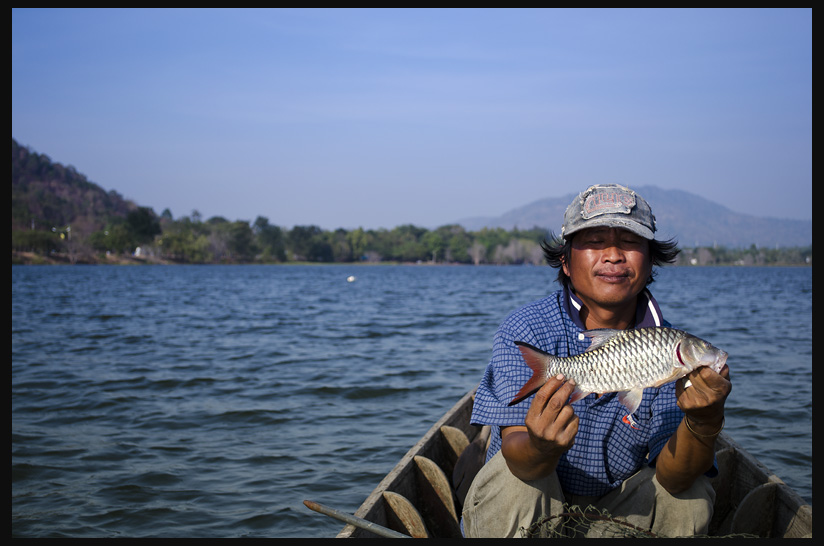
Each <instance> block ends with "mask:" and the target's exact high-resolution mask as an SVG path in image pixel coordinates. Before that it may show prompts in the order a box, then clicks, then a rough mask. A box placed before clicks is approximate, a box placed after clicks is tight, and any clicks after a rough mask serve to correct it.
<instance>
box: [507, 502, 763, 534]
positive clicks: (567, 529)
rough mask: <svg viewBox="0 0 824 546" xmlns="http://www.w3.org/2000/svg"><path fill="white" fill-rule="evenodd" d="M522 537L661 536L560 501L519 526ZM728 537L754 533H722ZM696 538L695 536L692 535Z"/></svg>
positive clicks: (621, 520) (607, 514) (597, 510)
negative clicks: (554, 511)
mask: <svg viewBox="0 0 824 546" xmlns="http://www.w3.org/2000/svg"><path fill="white" fill-rule="evenodd" d="M520 531H521V537H522V538H538V537H541V538H665V537H664V536H663V535H658V534H655V533H653V532H652V531H650V530H649V529H642V528H640V527H637V526H635V525H633V524H631V523H629V522H628V521H626V520H624V519H622V518H619V517H613V516H611V515H610V514H609V513H608V512H607V511H606V510H601V509H600V508H596V507H595V506H592V505H589V506H587V507H586V508H581V507H580V506H578V505H568V504H566V503H565V504H564V505H563V508H562V510H561V512H560V513H558V514H555V515H551V516H542V517H540V518H539V519H538V520H536V521H535V522H534V523H533V524H532V525H530V526H529V528H523V527H521V530H520ZM725 536H727V537H729V538H739V537H741V538H744V537H753V536H754V535H744V534H736V535H725ZM694 538H699V537H694Z"/></svg>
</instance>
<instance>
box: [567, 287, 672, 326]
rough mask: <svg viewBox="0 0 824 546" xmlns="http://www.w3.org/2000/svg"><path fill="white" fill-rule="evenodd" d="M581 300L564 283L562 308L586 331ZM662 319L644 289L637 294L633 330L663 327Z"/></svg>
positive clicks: (648, 293) (658, 310)
mask: <svg viewBox="0 0 824 546" xmlns="http://www.w3.org/2000/svg"><path fill="white" fill-rule="evenodd" d="M582 306H583V302H582V301H581V299H580V298H579V297H578V296H577V295H576V294H575V293H574V292H573V291H572V290H570V289H569V283H564V308H565V309H566V312H567V313H568V314H569V316H570V317H572V321H573V322H574V323H575V325H576V326H578V328H580V329H581V330H586V327H585V326H584V322H583V321H582V320H581V315H580V311H581V307H582ZM663 325H664V318H663V316H662V315H661V308H660V307H659V306H658V302H657V301H655V298H654V297H653V296H652V293H650V291H649V290H648V289H646V288H644V290H642V291H641V293H640V294H638V305H637V306H636V308H635V328H648V327H650V326H663Z"/></svg>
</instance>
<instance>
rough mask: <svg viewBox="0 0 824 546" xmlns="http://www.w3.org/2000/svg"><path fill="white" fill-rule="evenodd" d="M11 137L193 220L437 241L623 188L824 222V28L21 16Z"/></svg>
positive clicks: (805, 24) (722, 17)
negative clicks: (366, 231)
mask: <svg viewBox="0 0 824 546" xmlns="http://www.w3.org/2000/svg"><path fill="white" fill-rule="evenodd" d="M12 138H14V139H16V140H17V141H18V142H19V143H20V144H22V145H25V146H28V147H30V148H31V149H33V150H34V151H36V152H39V153H44V154H46V155H48V156H49V157H50V158H51V159H52V160H54V161H57V162H60V163H63V164H67V165H73V166H74V167H75V168H76V169H77V170H78V171H79V172H81V173H83V174H85V175H86V176H87V177H88V179H89V180H91V181H92V182H95V183H97V184H99V185H100V186H102V187H103V188H105V189H106V190H115V191H117V192H119V193H120V194H122V195H123V196H124V197H126V198H128V199H132V200H134V201H135V202H137V203H138V204H140V205H144V206H150V207H152V208H153V209H155V211H156V212H158V213H160V212H162V210H163V209H165V208H169V209H170V210H171V212H172V213H173V215H174V216H175V217H176V218H177V217H180V216H186V215H189V214H191V213H192V211H193V210H197V211H199V212H200V214H201V215H202V216H203V217H204V218H209V217H211V216H216V215H217V216H223V217H225V218H227V219H230V220H249V221H253V220H254V219H255V218H256V217H257V216H265V217H267V218H268V219H269V221H270V222H271V223H273V224H277V225H281V226H285V227H292V226H294V225H309V224H315V225H318V226H320V227H322V228H324V229H335V228H338V227H344V228H355V227H358V226H362V227H364V228H379V227H386V228H391V227H394V226H397V225H400V224H406V223H413V224H416V225H419V226H424V227H428V228H434V227H437V226H440V225H444V224H447V223H452V222H454V221H457V220H460V219H461V218H466V217H472V216H487V215H498V214H501V213H504V212H506V211H508V210H510V209H512V208H515V207H519V206H522V205H525V204H527V203H530V202H532V201H534V200H537V199H541V198H544V197H555V196H560V195H566V194H568V193H571V192H575V191H580V190H582V189H584V188H585V187H586V186H588V185H590V184H594V183H601V182H618V183H623V184H626V185H629V186H641V185H647V184H652V185H657V186H660V187H662V188H677V189H683V190H686V191H690V192H692V193H695V194H698V195H700V196H702V197H705V198H708V199H710V200H713V201H716V202H718V203H721V204H723V205H725V206H727V207H728V208H730V209H732V210H735V211H738V212H743V213H748V214H754V215H757V216H771V217H779V218H795V219H811V217H812V207H811V200H812V10H811V9H787V10H784V9H755V10H752V9H729V10H718V9H716V10H703V9H701V10H680V9H678V10H647V9H641V10H622V9H619V10H607V9H572V10H555V9H472V10H464V9H454V10H439V9H423V10H416V9H363V10H345V9H344V10H332V9H261V10H257V9H253V10H225V9H223V10H186V9H180V10H147V9H137V10H122V9H121V10H109V9H68V10H56V9H12Z"/></svg>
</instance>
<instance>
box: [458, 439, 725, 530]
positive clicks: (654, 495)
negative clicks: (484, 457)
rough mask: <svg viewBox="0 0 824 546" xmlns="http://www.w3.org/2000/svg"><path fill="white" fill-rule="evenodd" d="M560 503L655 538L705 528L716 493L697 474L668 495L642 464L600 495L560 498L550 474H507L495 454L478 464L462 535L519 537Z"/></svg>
mask: <svg viewBox="0 0 824 546" xmlns="http://www.w3.org/2000/svg"><path fill="white" fill-rule="evenodd" d="M564 502H566V503H568V504H570V505H572V504H576V505H578V506H580V507H581V508H586V506H588V505H590V504H591V505H593V506H595V507H596V508H598V509H599V510H605V511H606V512H607V513H608V514H609V515H610V516H612V517H617V518H620V519H622V520H623V521H627V522H628V523H631V524H632V525H634V526H636V527H640V528H642V529H647V530H651V531H652V532H653V533H655V534H656V535H659V536H667V537H676V536H692V535H696V534H705V533H706V532H707V527H708V526H709V523H710V519H711V518H712V507H713V504H714V502H715V491H714V490H713V488H712V485H711V484H710V481H709V479H708V478H707V477H706V476H701V477H700V478H698V479H697V480H696V481H695V483H694V484H693V485H692V487H690V488H689V489H687V490H686V491H684V492H682V493H679V494H677V495H671V494H670V493H668V492H667V491H666V490H665V489H664V488H663V487H662V486H661V485H660V484H659V483H658V480H657V479H656V478H655V469H654V468H650V467H647V466H644V468H642V469H641V470H639V471H638V472H637V473H636V474H635V475H633V476H631V477H630V478H629V479H627V480H625V481H624V483H623V484H621V486H620V487H618V488H616V489H615V490H613V491H610V492H609V493H607V494H606V495H604V496H603V497H581V496H575V495H566V496H565V495H564V493H563V491H562V490H561V484H560V483H559V482H558V477H557V475H556V474H555V473H554V472H553V473H552V474H551V475H550V476H548V477H546V478H542V479H539V480H535V481H531V482H524V481H522V480H520V479H519V478H516V477H515V476H513V475H512V473H511V472H510V471H509V467H507V465H506V461H505V460H504V457H503V455H502V454H501V452H498V453H496V454H495V456H494V457H492V459H490V460H489V462H488V463H486V464H485V465H484V466H483V467H482V468H481V470H480V472H479V473H478V475H477V476H476V477H475V480H474V481H473V482H472V486H471V487H470V488H469V492H468V493H467V495H466V501H465V502H464V510H463V530H464V534H465V536H466V537H467V538H478V537H517V536H521V533H520V530H521V529H522V528H523V529H526V528H528V527H529V526H530V525H532V523H533V522H535V521H536V520H537V519H539V518H540V517H541V516H548V515H555V514H559V513H561V512H562V511H563V504H564ZM599 527H600V530H599ZM603 529H604V527H603V526H596V525H594V526H592V527H591V531H590V533H589V535H588V536H603V534H602V533H603V532H604V530H603Z"/></svg>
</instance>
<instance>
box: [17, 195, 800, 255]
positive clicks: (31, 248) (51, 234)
mask: <svg viewBox="0 0 824 546" xmlns="http://www.w3.org/2000/svg"><path fill="white" fill-rule="evenodd" d="M551 236H552V234H550V233H549V232H548V231H547V230H545V229H543V228H539V227H533V228H531V229H512V230H505V229H503V228H484V229H481V230H478V231H467V230H466V229H464V228H463V227H462V226H460V225H457V224H449V225H445V226H441V227H439V228H437V229H432V230H430V229H427V228H424V227H420V226H415V225H412V224H405V225H401V226H397V227H395V228H392V229H383V228H381V229H363V228H357V229H352V230H346V229H343V228H338V229H335V230H331V231H330V230H324V229H321V228H320V227H318V226H316V225H298V226H294V227H292V228H291V229H286V228H283V227H280V226H278V225H275V224H272V223H270V222H269V220H268V218H265V217H263V216H258V217H257V218H256V219H255V221H254V222H248V221H243V220H235V221H230V220H227V219H225V218H223V217H220V216H216V217H212V218H209V219H207V220H203V219H202V218H201V217H200V214H199V213H197V212H196V211H194V212H193V213H192V215H190V216H184V217H181V218H178V219H175V218H173V217H172V214H171V213H170V212H169V210H168V209H167V210H165V211H163V213H162V214H161V215H160V216H157V215H156V214H155V213H154V212H153V211H152V210H151V209H149V208H146V207H138V208H137V209H135V210H132V211H131V212H129V213H128V214H127V215H126V216H125V217H123V218H114V219H112V220H110V221H109V223H108V224H107V225H106V226H105V227H104V228H103V229H100V230H95V231H92V232H91V233H78V232H76V231H75V232H73V231H72V230H71V227H70V226H63V227H54V228H52V229H51V230H50V231H43V230H30V231H27V230H15V231H14V232H13V234H12V250H16V251H27V252H34V253H38V254H41V255H54V254H62V255H66V256H69V258H70V261H72V262H85V263H94V262H100V261H104V260H108V259H110V257H113V256H114V257H116V256H138V257H139V258H140V259H142V260H144V261H148V262H163V263H179V264H213V263H233V264H247V263H262V264H273V263H274V264H276V263H303V262H309V263H355V262H362V263H379V262H398V263H447V264H475V265H479V264H534V265H539V264H542V263H544V258H543V251H542V249H541V243H542V242H543V241H545V240H547V239H549V238H550V237H551ZM811 263H812V247H811V246H810V247H807V248H776V249H768V248H760V249H759V248H756V247H755V246H754V245H753V246H752V247H750V248H747V249H729V248H724V247H718V248H704V247H701V248H684V249H682V252H681V253H680V254H679V258H678V264H679V265H718V264H740V265H774V264H811Z"/></svg>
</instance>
